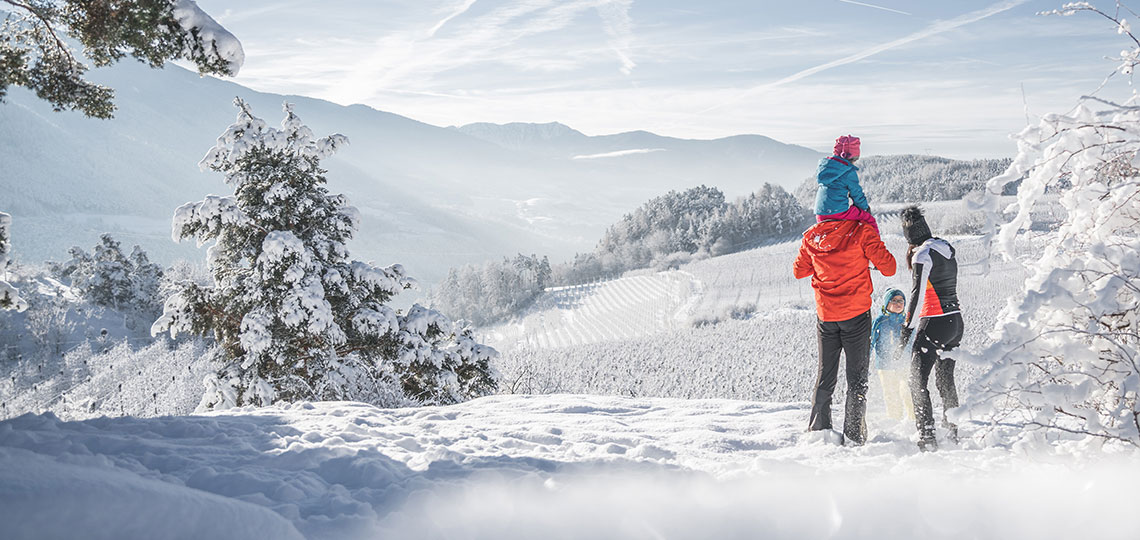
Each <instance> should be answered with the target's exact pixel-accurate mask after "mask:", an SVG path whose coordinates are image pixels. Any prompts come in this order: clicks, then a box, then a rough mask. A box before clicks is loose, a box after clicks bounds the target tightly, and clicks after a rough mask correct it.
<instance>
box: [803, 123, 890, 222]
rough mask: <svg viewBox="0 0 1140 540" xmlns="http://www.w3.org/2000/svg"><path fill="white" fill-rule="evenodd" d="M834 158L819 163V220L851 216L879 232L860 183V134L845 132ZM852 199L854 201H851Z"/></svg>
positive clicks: (838, 143) (817, 212)
mask: <svg viewBox="0 0 1140 540" xmlns="http://www.w3.org/2000/svg"><path fill="white" fill-rule="evenodd" d="M834 154H835V155H833V156H831V157H828V158H824V159H823V160H821V161H820V162H819V171H817V172H816V175H815V181H816V182H818V183H819V191H817V192H816V195H815V214H816V220H817V221H827V220H829V219H850V220H854V221H862V222H863V223H866V224H868V225H870V226H871V227H874V228H875V233H876V234H878V232H879V224H878V223H877V222H876V221H875V216H872V215H871V206H870V205H869V204H867V197H866V196H865V195H863V188H862V186H860V185H859V175H858V174H857V173H856V172H855V171H858V170H859V169H858V168H857V167H855V162H856V161H857V160H858V159H859V137H852V136H851V135H844V136H842V137H840V138H838V139H835V150H834ZM849 199H850V201H849Z"/></svg>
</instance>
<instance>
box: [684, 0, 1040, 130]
mask: <svg viewBox="0 0 1140 540" xmlns="http://www.w3.org/2000/svg"><path fill="white" fill-rule="evenodd" d="M1028 1H1029V0H1010V1H1007V2H1002V3H1000V4H994V5H992V6H990V7H987V8H985V9H980V10H977V11H972V12H970V13H967V14H965V15H962V16H959V17H955V18H953V19H950V20H946V21H936V22H934V23H933V24H931V25H930V26H927V27H926V28H923V29H922V30H919V31H918V32H914V33H912V34H909V35H906V36H903V37H901V38H899V39H896V40H893V41H888V42H886V43H882V44H879V45H876V46H874V47H870V48H867V49H864V50H862V51H859V52H857V53H855V54H852V55H850V56H845V57H843V58H840V59H838V60H832V61H831V62H827V63H825V64H820V65H818V66H814V67H811V68H808V69H805V70H803V71H799V72H797V73H793V74H792V75H789V76H787V77H784V78H782V79H780V80H778V81H775V82H771V83H767V84H762V85H760V86H755V87H752V88H750V89H748V90H746V91H744V92H742V93H740V94H739V95H737V96H736V97H735V98H733V99H730V100H728V101H725V102H723V103H718V104H716V105H713V106H712V107H709V108H707V109H705V110H703V111H701V114H704V113H708V112H711V111H714V110H717V109H720V108H721V107H724V106H725V105H729V104H731V103H735V102H737V101H740V100H742V99H745V98H748V97H751V96H754V95H756V94H760V93H763V92H765V91H767V90H771V89H773V88H777V87H780V86H783V85H785V84H788V83H793V82H796V81H799V80H801V79H804V78H807V77H810V76H812V75H815V74H816V73H820V72H823V71H827V70H829V69H832V68H837V67H840V66H845V65H847V64H852V63H855V62H858V61H860V60H863V59H864V58H869V57H871V56H874V55H876V54H879V53H881V52H884V51H889V50H891V49H894V48H896V47H900V46H903V45H907V44H910V43H914V42H915V41H919V40H921V39H925V38H928V37H931V36H936V35H938V34H941V33H944V32H948V31H950V30H954V29H956V28H960V27H962V26H965V25H967V24H971V23H975V22H978V21H980V20H982V19H985V18H987V17H992V16H994V15H997V14H998V13H1001V12H1003V11H1008V10H1010V9H1013V8H1015V7H1017V6H1020V5H1022V4H1024V3H1026V2H1028Z"/></svg>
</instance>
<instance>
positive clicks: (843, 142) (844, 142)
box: [835, 135, 859, 159]
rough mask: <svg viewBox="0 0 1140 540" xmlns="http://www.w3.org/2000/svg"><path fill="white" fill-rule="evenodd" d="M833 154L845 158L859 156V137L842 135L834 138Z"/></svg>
mask: <svg viewBox="0 0 1140 540" xmlns="http://www.w3.org/2000/svg"><path fill="white" fill-rule="evenodd" d="M835 155H837V156H839V157H841V158H847V159H851V158H857V157H859V137H853V136H851V135H844V136H842V137H840V138H838V139H835Z"/></svg>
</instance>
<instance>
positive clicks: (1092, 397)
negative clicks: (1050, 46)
mask: <svg viewBox="0 0 1140 540" xmlns="http://www.w3.org/2000/svg"><path fill="white" fill-rule="evenodd" d="M1082 11H1084V12H1093V13H1096V14H1099V15H1101V16H1103V17H1105V18H1107V19H1109V20H1110V21H1112V22H1113V23H1114V24H1115V25H1116V28H1117V29H1118V31H1119V32H1120V33H1122V34H1125V35H1127V37H1128V38H1130V48H1129V49H1128V50H1125V51H1124V52H1123V53H1122V54H1121V57H1120V58H1119V61H1120V62H1121V63H1120V66H1119V67H1118V68H1117V72H1118V73H1123V74H1125V75H1127V74H1131V73H1132V71H1133V70H1134V68H1135V67H1136V66H1137V64H1138V63H1140V60H1138V59H1140V41H1137V39H1136V37H1135V36H1134V35H1133V34H1132V33H1131V31H1130V30H1129V29H1128V26H1127V24H1126V23H1125V22H1124V21H1123V20H1120V19H1118V18H1117V17H1116V16H1114V15H1109V14H1106V13H1104V12H1101V11H1099V10H1097V9H1095V8H1093V7H1092V6H1090V5H1088V4H1086V3H1078V4H1069V5H1066V6H1065V7H1064V8H1062V11H1058V12H1053V13H1060V14H1063V15H1071V14H1073V13H1076V12H1082ZM1017 141H1018V154H1017V157H1016V158H1014V161H1013V163H1012V164H1011V165H1010V166H1009V168H1008V169H1007V170H1006V172H1005V173H1004V174H1002V175H1000V176H997V177H995V178H993V179H992V180H990V182H989V185H988V192H989V194H990V199H989V204H987V205H986V206H985V209H986V210H988V212H989V215H990V219H991V223H996V222H999V220H1000V211H1001V210H1002V208H1000V207H999V205H998V203H997V198H996V196H997V195H998V194H1000V193H1001V191H1002V189H1003V188H1004V187H1005V186H1006V185H1007V184H1009V183H1010V182H1013V181H1015V180H1017V179H1019V178H1022V177H1024V181H1023V182H1022V184H1021V186H1020V187H1019V189H1018V191H1017V202H1016V210H1017V214H1016V216H1015V217H1014V218H1013V219H1012V220H1011V221H1010V222H1009V223H1007V224H1005V225H1003V226H1002V227H1001V229H1000V231H998V232H997V233H996V237H997V241H998V248H999V251H1001V252H1002V253H1005V254H1007V255H1009V256H1012V255H1013V253H1014V252H1013V246H1014V241H1015V240H1016V239H1017V237H1018V235H1019V234H1020V233H1021V231H1024V230H1026V229H1028V228H1029V227H1030V225H1031V221H1032V214H1031V212H1032V211H1033V210H1034V208H1035V206H1036V205H1037V204H1038V203H1039V201H1041V200H1042V196H1043V195H1044V194H1045V193H1046V192H1048V191H1051V190H1055V191H1057V192H1058V193H1059V194H1060V198H1059V202H1060V204H1061V205H1062V206H1063V207H1064V210H1065V214H1066V215H1065V217H1064V221H1062V222H1061V224H1060V226H1059V227H1058V229H1057V231H1056V237H1055V238H1054V239H1053V241H1051V242H1048V243H1046V245H1045V246H1044V249H1042V250H1041V251H1040V252H1038V253H1036V254H1034V256H1032V257H1029V258H1024V259H1023V260H1022V262H1023V263H1024V264H1025V265H1026V266H1027V268H1028V269H1029V271H1030V272H1031V273H1030V278H1029V279H1028V280H1027V281H1026V283H1025V290H1024V291H1023V293H1022V294H1021V295H1020V297H1018V298H1016V299H1015V300H1013V301H1011V303H1010V304H1009V306H1008V308H1007V309H1006V311H1005V313H1004V318H1003V320H1002V321H1001V322H1000V324H999V327H998V332H997V335H998V337H999V340H998V342H997V343H996V344H995V345H993V346H992V347H990V348H989V349H988V350H987V351H985V353H984V354H983V358H985V359H987V360H992V361H993V362H994V366H993V369H992V371H991V372H990V373H989V374H988V375H987V376H986V377H985V378H983V379H982V380H981V381H980V383H979V386H978V387H977V388H976V391H975V398H974V400H973V401H972V402H971V403H967V406H966V407H964V408H963V409H964V410H962V411H960V413H959V414H960V415H961V416H962V417H964V418H974V419H981V420H986V421H990V422H999V421H1000V422H1018V423H1023V424H1024V425H1026V426H1028V427H1030V428H1036V429H1037V430H1042V431H1043V432H1044V433H1059V432H1064V433H1070V434H1078V435H1081V436H1088V437H1098V438H1103V439H1109V440H1119V441H1126V442H1128V443H1131V444H1133V445H1137V446H1140V400H1138V393H1140V168H1138V167H1140V97H1137V96H1136V95H1135V94H1134V95H1133V97H1132V98H1131V99H1130V100H1129V101H1126V102H1124V103H1120V104H1118V103H1113V102H1110V101H1107V100H1103V99H1099V98H1095V97H1088V98H1084V99H1082V101H1081V103H1080V104H1079V105H1078V106H1077V107H1075V108H1074V109H1073V110H1072V111H1070V112H1068V113H1065V114H1049V115H1046V116H1044V117H1042V118H1041V120H1040V122H1039V123H1038V124H1037V125H1033V126H1029V127H1027V128H1026V129H1024V130H1023V131H1022V132H1021V133H1019V134H1018V135H1017Z"/></svg>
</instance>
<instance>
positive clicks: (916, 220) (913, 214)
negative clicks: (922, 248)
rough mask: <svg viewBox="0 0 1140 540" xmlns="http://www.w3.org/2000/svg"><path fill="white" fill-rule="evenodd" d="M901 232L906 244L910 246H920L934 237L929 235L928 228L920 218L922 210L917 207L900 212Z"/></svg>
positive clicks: (924, 220) (924, 219) (923, 219)
mask: <svg viewBox="0 0 1140 540" xmlns="http://www.w3.org/2000/svg"><path fill="white" fill-rule="evenodd" d="M901 217H902V230H903V236H904V237H906V241H907V243H909V244H910V245H912V246H919V245H922V243H923V242H925V241H927V240H930V239H931V238H932V237H933V236H934V235H932V234H930V226H929V225H927V224H926V218H925V217H923V216H922V209H920V208H919V207H917V206H908V207H906V208H903V211H902V215H901Z"/></svg>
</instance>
